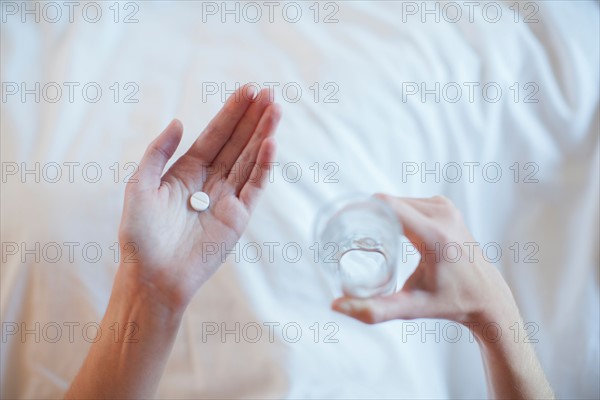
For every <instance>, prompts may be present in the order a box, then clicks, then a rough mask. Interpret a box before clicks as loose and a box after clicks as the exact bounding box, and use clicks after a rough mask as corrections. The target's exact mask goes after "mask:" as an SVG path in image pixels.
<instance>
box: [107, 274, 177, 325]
mask: <svg viewBox="0 0 600 400" xmlns="http://www.w3.org/2000/svg"><path fill="white" fill-rule="evenodd" d="M140 269H141V266H139V265H132V264H127V265H120V266H119V269H118V271H117V274H116V276H115V281H114V284H113V290H112V294H111V300H110V304H109V309H110V308H111V305H112V306H114V308H115V309H116V310H117V312H118V313H119V314H121V315H130V316H131V317H132V318H141V319H143V320H144V321H146V322H147V323H154V322H156V323H157V324H162V325H163V326H165V327H169V326H179V323H180V322H181V318H182V317H183V312H184V311H185V308H186V307H187V301H183V300H174V298H175V297H176V296H173V295H172V294H171V293H168V292H165V290H164V289H162V288H159V287H157V286H156V285H154V284H152V283H151V282H148V281H147V280H145V279H143V278H142V277H141V274H140V273H139V271H140Z"/></svg>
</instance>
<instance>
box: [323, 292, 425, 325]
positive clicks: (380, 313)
mask: <svg viewBox="0 0 600 400" xmlns="http://www.w3.org/2000/svg"><path fill="white" fill-rule="evenodd" d="M332 309H333V310H335V311H337V312H340V313H342V314H346V315H348V316H349V317H352V318H355V319H357V320H359V321H362V322H364V323H367V324H377V323H380V322H384V321H390V320H394V319H415V318H427V317H429V316H430V315H429V314H430V313H429V311H430V310H429V309H430V307H429V305H428V302H427V298H426V294H425V293H422V292H418V291H412V292H407V291H400V292H398V293H394V294H392V295H390V296H379V297H372V298H369V299H355V298H350V297H342V298H339V299H336V300H335V301H334V302H333V304H332Z"/></svg>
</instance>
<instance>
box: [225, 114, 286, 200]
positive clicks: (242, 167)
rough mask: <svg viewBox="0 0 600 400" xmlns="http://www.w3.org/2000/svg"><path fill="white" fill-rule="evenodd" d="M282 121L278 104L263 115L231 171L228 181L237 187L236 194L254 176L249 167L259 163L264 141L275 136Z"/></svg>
mask: <svg viewBox="0 0 600 400" xmlns="http://www.w3.org/2000/svg"><path fill="white" fill-rule="evenodd" d="M280 120H281V107H279V105H278V104H271V105H270V106H268V107H267V109H266V110H265V112H264V113H263V115H262V117H261V119H260V122H259V123H258V126H257V127H256V130H255V131H254V134H253V135H252V138H251V139H250V141H249V142H248V144H247V145H246V147H245V148H244V150H243V151H242V154H241V155H240V156H239V157H238V159H237V160H236V162H235V167H234V169H233V170H231V171H230V174H229V176H228V177H227V180H228V182H229V183H231V184H232V185H233V186H234V187H235V192H236V194H239V193H240V192H241V190H242V187H243V186H244V185H245V184H246V182H247V181H248V179H250V177H251V176H252V175H248V172H250V171H252V172H253V173H254V169H252V170H250V171H249V169H250V168H249V167H250V166H252V165H254V164H256V163H257V158H258V153H259V149H260V147H261V146H262V143H263V141H264V139H266V138H268V137H270V136H273V134H275V130H276V129H277V125H278V124H279V121H280Z"/></svg>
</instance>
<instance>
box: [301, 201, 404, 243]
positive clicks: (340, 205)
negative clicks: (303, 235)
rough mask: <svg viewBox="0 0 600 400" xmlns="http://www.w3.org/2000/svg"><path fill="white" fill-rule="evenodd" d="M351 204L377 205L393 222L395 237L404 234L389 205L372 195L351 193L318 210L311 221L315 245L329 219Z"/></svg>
mask: <svg viewBox="0 0 600 400" xmlns="http://www.w3.org/2000/svg"><path fill="white" fill-rule="evenodd" d="M353 203H372V204H377V205H378V207H379V208H380V209H381V210H382V211H383V212H384V213H386V214H387V215H388V216H389V217H390V220H392V221H394V222H393V223H392V225H393V227H394V229H395V230H396V234H397V236H398V237H400V236H402V235H403V234H404V230H403V229H402V225H401V224H400V221H398V217H397V216H396V214H395V213H394V210H393V209H392V207H391V206H390V205H389V204H387V203H386V202H385V201H383V200H381V199H379V198H377V197H375V195H374V194H366V193H361V192H353V193H346V194H344V195H341V196H337V197H335V198H333V199H332V200H330V201H328V202H327V203H326V204H325V205H323V206H322V207H321V208H319V210H318V211H317V213H316V216H315V218H314V220H313V232H312V234H313V240H314V241H315V242H316V243H318V242H319V241H320V234H321V232H323V230H324V227H325V226H326V225H327V222H328V221H329V220H331V218H332V217H333V216H334V215H337V213H338V212H339V211H341V210H343V209H344V208H345V207H346V206H348V205H350V204H353Z"/></svg>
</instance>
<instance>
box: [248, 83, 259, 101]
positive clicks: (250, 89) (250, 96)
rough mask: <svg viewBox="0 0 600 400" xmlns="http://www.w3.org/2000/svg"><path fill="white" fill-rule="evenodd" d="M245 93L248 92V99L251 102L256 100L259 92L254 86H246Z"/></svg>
mask: <svg viewBox="0 0 600 400" xmlns="http://www.w3.org/2000/svg"><path fill="white" fill-rule="evenodd" d="M245 92H246V97H247V98H248V99H249V100H251V101H254V100H255V99H256V95H257V93H258V92H257V90H256V87H254V85H249V86H246V90H245Z"/></svg>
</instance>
